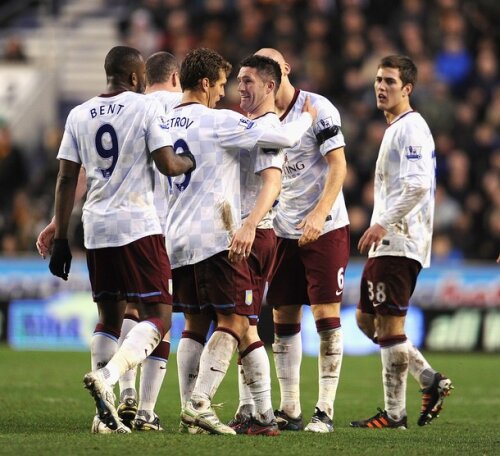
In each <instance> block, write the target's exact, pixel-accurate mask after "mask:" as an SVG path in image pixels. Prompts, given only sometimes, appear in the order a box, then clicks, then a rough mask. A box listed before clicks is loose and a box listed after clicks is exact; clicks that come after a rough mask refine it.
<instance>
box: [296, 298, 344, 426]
mask: <svg viewBox="0 0 500 456" xmlns="http://www.w3.org/2000/svg"><path fill="white" fill-rule="evenodd" d="M311 310H312V312H313V315H314V320H315V322H316V330H317V332H318V335H319V338H320V345H319V356H318V376H319V391H318V400H317V402H316V406H315V412H314V414H313V416H312V418H311V421H310V422H309V424H308V425H307V426H306V427H305V431H309V432H318V433H327V432H333V416H334V402H335V397H336V394H337V388H338V384H339V378H340V369H341V366H342V358H343V340H342V330H341V326H340V303H332V304H323V305H311Z"/></svg>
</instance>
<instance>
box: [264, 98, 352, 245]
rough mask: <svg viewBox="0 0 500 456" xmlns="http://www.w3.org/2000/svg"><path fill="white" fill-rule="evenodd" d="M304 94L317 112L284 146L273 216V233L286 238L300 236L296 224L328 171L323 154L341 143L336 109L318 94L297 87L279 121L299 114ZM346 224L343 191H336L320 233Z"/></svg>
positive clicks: (314, 199) (317, 196)
mask: <svg viewBox="0 0 500 456" xmlns="http://www.w3.org/2000/svg"><path fill="white" fill-rule="evenodd" d="M308 95H309V97H310V101H311V104H312V105H313V106H314V107H315V108H316V109H317V111H318V116H317V118H316V120H315V122H314V125H312V126H311V128H309V130H308V131H307V132H306V134H305V135H304V136H302V138H301V140H300V142H299V143H298V144H297V145H295V146H294V147H291V148H286V149H284V153H285V163H284V165H283V178H282V179H283V181H282V188H281V194H280V196H279V203H278V205H277V207H276V216H275V218H274V229H275V231H276V234H277V235H278V236H279V237H282V238H288V239H298V238H300V236H301V235H302V231H301V230H298V229H297V228H296V225H297V224H298V223H299V222H300V221H301V220H302V219H303V218H304V217H305V216H306V215H307V214H308V213H309V212H311V209H313V208H314V206H315V205H316V204H317V202H318V200H319V199H320V197H321V194H322V192H323V188H324V186H325V181H326V176H327V174H328V164H327V162H326V160H325V158H324V156H325V155H326V154H327V153H328V152H329V151H332V150H333V149H338V148H339V147H343V146H345V142H344V136H343V134H342V132H341V130H340V115H339V112H338V111H337V109H336V108H335V107H334V106H333V105H332V103H330V102H329V101H328V100H327V99H326V98H325V97H323V96H321V95H317V94H315V93H311V92H305V91H302V90H300V91H299V90H297V91H296V93H295V97H294V99H293V100H292V103H291V105H290V108H289V110H288V111H287V112H286V113H285V115H284V116H283V117H282V118H281V121H282V123H289V122H292V121H293V120H295V119H296V118H297V117H298V116H299V115H300V113H301V111H302V107H303V106H304V102H305V100H306V97H307V96H308ZM330 153H332V154H334V153H335V151H333V152H330ZM348 224H349V219H348V216H347V209H346V206H345V202H344V195H343V193H342V191H340V192H339V195H338V197H337V199H336V200H335V202H334V204H333V206H332V209H331V210H330V213H329V215H328V216H327V220H326V222H325V225H324V228H323V232H322V234H325V233H327V232H329V231H332V230H335V229H337V228H341V227H343V226H346V225H348Z"/></svg>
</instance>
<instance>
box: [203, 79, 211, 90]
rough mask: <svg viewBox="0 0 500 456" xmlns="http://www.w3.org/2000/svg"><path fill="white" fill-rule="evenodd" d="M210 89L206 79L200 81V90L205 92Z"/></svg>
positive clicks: (208, 81)
mask: <svg viewBox="0 0 500 456" xmlns="http://www.w3.org/2000/svg"><path fill="white" fill-rule="evenodd" d="M209 87H210V80H209V79H208V78H203V79H201V88H202V90H203V91H204V92H205V91H207V90H208V88H209Z"/></svg>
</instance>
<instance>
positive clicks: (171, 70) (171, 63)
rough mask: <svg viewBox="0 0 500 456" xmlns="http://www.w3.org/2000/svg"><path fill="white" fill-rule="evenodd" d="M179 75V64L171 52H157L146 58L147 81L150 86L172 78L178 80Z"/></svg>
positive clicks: (163, 82)
mask: <svg viewBox="0 0 500 456" xmlns="http://www.w3.org/2000/svg"><path fill="white" fill-rule="evenodd" d="M178 77H179V64H178V62H177V60H176V58H175V57H174V56H173V55H172V54H170V52H163V51H161V52H156V53H154V54H152V55H150V56H149V57H148V59H147V60H146V82H147V85H148V86H152V85H153V84H165V83H166V82H168V81H169V80H170V79H172V78H174V79H176V80H177V78H178Z"/></svg>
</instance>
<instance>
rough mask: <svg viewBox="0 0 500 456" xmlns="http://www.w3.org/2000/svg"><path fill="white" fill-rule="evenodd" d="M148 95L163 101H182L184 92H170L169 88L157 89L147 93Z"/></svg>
mask: <svg viewBox="0 0 500 456" xmlns="http://www.w3.org/2000/svg"><path fill="white" fill-rule="evenodd" d="M146 97H148V98H151V99H155V100H158V101H160V102H162V103H180V102H181V100H182V92H169V91H168V90H157V91H155V92H150V93H148V94H146Z"/></svg>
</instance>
